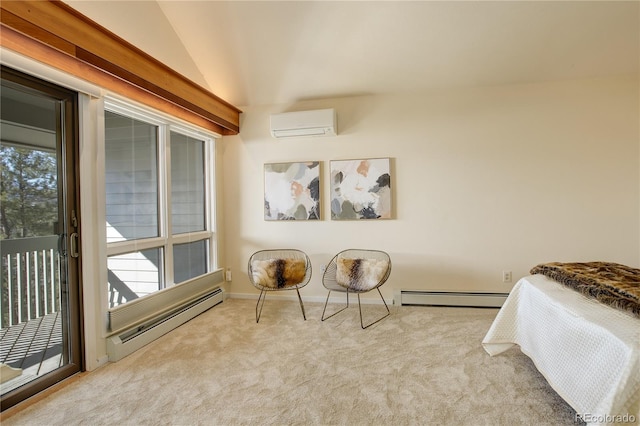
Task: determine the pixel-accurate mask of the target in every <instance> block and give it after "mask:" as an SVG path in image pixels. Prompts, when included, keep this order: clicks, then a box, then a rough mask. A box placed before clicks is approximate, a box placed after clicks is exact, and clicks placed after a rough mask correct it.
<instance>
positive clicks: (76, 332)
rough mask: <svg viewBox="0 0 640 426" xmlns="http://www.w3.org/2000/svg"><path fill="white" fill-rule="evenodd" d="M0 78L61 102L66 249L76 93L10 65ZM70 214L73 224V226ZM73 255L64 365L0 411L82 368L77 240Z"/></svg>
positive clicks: (73, 183) (72, 199) (73, 209)
mask: <svg viewBox="0 0 640 426" xmlns="http://www.w3.org/2000/svg"><path fill="white" fill-rule="evenodd" d="M1 74H2V79H3V80H6V81H10V82H12V83H14V84H16V85H19V86H21V87H23V88H27V89H28V90H31V91H34V92H35V93H44V94H46V95H48V96H51V97H52V98H54V99H58V100H60V101H63V102H62V103H61V105H62V106H63V108H64V109H63V110H61V113H62V115H63V117H62V119H63V120H62V123H60V122H58V126H61V128H58V129H56V134H60V135H61V137H58V138H57V147H56V151H58V152H60V153H61V154H62V155H61V157H62V164H58V170H59V173H58V176H59V177H61V178H62V180H63V182H62V184H63V185H64V186H65V190H64V191H59V192H58V194H59V197H61V198H60V199H59V202H58V203H59V205H62V206H63V211H64V217H63V218H61V220H64V227H63V229H64V230H65V234H66V235H65V245H66V247H67V252H69V251H70V247H72V245H71V241H70V238H71V237H70V235H71V233H72V232H77V233H78V235H81V232H80V231H81V224H82V221H81V217H80V179H79V177H80V173H79V171H80V168H79V147H80V143H79V142H80V139H79V96H78V93H77V92H75V91H73V90H69V89H66V88H64V87H61V86H58V85H56V84H53V83H50V82H47V81H45V80H41V79H38V78H36V77H33V76H31V75H28V74H24V73H22V72H20V71H16V70H14V69H12V68H9V67H6V66H4V65H2V66H1ZM73 214H75V220H76V221H77V226H76V227H73V230H72V226H73V222H72V220H73V217H72V216H73ZM77 253H78V256H77V257H73V256H71V255H70V254H67V256H66V269H67V279H68V282H67V285H66V286H65V290H66V297H65V291H64V290H63V292H62V295H61V299H62V304H63V306H64V307H65V308H66V309H64V308H63V310H62V313H63V314H65V315H66V317H65V318H64V319H63V324H65V323H66V324H68V326H67V327H64V326H63V345H65V346H66V347H68V348H69V354H68V359H66V360H65V361H66V362H65V364H64V365H63V366H61V367H60V368H57V369H56V370H54V371H52V372H50V373H47V374H45V375H43V376H42V377H39V378H37V379H35V380H33V381H31V382H29V383H27V384H25V385H23V386H20V387H19V388H16V389H14V390H12V391H9V392H7V393H6V394H4V395H2V396H1V401H0V402H1V411H4V410H6V409H7V408H10V407H12V406H14V405H16V404H18V403H20V402H22V401H24V400H25V399H27V398H29V397H31V396H33V395H35V394H37V393H39V392H41V391H43V390H45V389H47V388H49V387H51V386H52V385H54V384H56V383H58V382H60V381H61V380H64V379H66V378H68V377H70V376H73V375H75V374H76V373H79V372H81V371H84V368H85V359H84V339H83V335H84V333H83V307H82V282H81V278H82V273H81V257H80V256H81V250H80V239H78V242H77Z"/></svg>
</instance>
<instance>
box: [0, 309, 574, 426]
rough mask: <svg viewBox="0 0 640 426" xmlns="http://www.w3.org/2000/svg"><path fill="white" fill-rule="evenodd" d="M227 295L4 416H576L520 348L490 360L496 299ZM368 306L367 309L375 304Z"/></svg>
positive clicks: (404, 421) (192, 420)
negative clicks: (327, 315) (371, 321)
mask: <svg viewBox="0 0 640 426" xmlns="http://www.w3.org/2000/svg"><path fill="white" fill-rule="evenodd" d="M254 303H255V302H254V301H251V300H239V299H231V300H227V301H225V302H224V303H222V304H221V305H218V306H216V307H214V308H212V309H210V310H209V311H207V312H205V313H203V314H202V315H200V316H199V317H197V318H194V319H193V320H191V321H190V322H189V323H187V324H185V325H183V326H182V327H180V328H178V329H176V330H174V331H173V332H171V333H169V334H167V335H165V336H163V337H162V338H160V339H159V340H156V341H155V342H153V343H151V344H150V345H148V346H146V347H145V348H143V349H141V350H140V351H138V352H136V353H134V354H132V355H130V356H128V357H127V358H125V359H123V360H121V361H120V362H118V363H113V364H109V365H107V366H105V367H103V368H100V369H98V370H96V371H95V372H93V373H91V374H88V375H87V376H86V377H84V378H81V379H80V380H78V381H76V382H75V383H72V384H70V385H68V386H66V387H64V388H63V389H61V390H60V391H58V392H55V393H54V394H52V395H51V396H49V397H47V398H45V399H44V400H42V401H40V402H38V403H36V404H34V405H32V406H30V407H28V408H26V409H25V410H23V411H20V412H18V413H16V414H15V415H13V416H11V417H9V418H8V419H7V418H3V419H2V424H3V426H11V425H462V424H473V425H520V424H531V425H533V424H535V425H562V424H566V425H575V424H576V422H575V421H574V418H575V413H574V411H573V410H572V409H571V408H570V407H569V406H568V405H567V404H566V403H565V402H564V401H563V400H562V399H561V398H560V397H559V396H558V395H557V394H556V393H555V392H554V391H553V390H552V389H551V388H550V387H549V385H548V384H547V383H546V381H545V380H544V379H543V377H542V376H541V375H540V374H539V373H538V372H537V370H536V369H535V368H534V366H533V363H532V362H531V361H530V360H529V358H527V357H526V356H525V355H523V354H522V353H521V352H520V351H519V350H518V349H512V350H509V351H508V352H506V353H504V354H502V355H499V356H496V357H494V358H491V357H490V356H489V355H487V354H486V353H485V352H484V350H483V349H482V346H481V340H482V338H483V337H484V335H485V333H486V331H487V330H488V329H489V326H490V325H491V322H492V320H493V318H494V317H495V315H496V312H497V310H495V309H472V308H438V307H408V306H403V307H392V308H391V309H392V315H391V316H390V317H388V318H386V319H384V320H383V321H382V322H380V323H378V324H376V325H374V326H372V327H371V328H369V329H367V330H362V329H361V328H360V324H359V317H358V309H357V304H356V305H352V307H351V308H349V309H348V310H347V311H345V312H343V313H341V314H339V315H337V316H335V317H333V318H331V319H329V320H327V321H325V322H321V321H320V316H321V313H322V304H317V303H307V304H306V308H307V318H308V319H307V321H304V320H303V319H302V315H301V313H300V308H299V305H298V303H297V302H289V301H278V300H273V299H272V300H269V299H267V302H266V304H265V306H264V311H263V313H262V318H261V320H260V323H259V324H256V322H255V317H254V306H255V305H254ZM382 309H384V308H383V307H382V306H380V305H367V306H365V309H364V314H365V319H366V318H367V316H368V317H369V318H371V315H376V314H378V313H381V312H382V311H381V310H382Z"/></svg>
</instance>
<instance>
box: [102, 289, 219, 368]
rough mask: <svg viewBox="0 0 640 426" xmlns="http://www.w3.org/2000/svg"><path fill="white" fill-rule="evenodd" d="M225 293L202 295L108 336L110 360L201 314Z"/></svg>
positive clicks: (214, 292) (216, 302)
mask: <svg viewBox="0 0 640 426" xmlns="http://www.w3.org/2000/svg"><path fill="white" fill-rule="evenodd" d="M223 299H224V294H223V291H222V289H221V288H219V287H218V288H215V289H214V290H213V291H212V292H211V293H208V294H205V295H204V296H200V297H198V298H197V299H195V300H193V301H191V302H188V303H186V304H185V305H183V306H180V307H179V308H176V309H174V310H172V311H169V312H165V313H163V314H161V315H159V316H157V317H155V318H153V319H151V320H149V321H147V322H144V323H142V324H138V325H136V326H135V327H132V328H130V329H128V330H126V331H124V332H122V333H119V334H117V335H115V336H111V337H109V338H107V354H108V355H109V361H112V362H115V361H119V360H121V359H122V358H124V357H125V356H127V355H129V354H131V353H133V352H135V351H136V350H138V349H140V348H141V347H143V346H145V345H147V344H149V343H151V342H152V341H154V340H155V339H157V338H158V337H160V336H162V335H164V334H166V333H168V332H169V331H171V330H173V329H174V328H176V327H178V326H180V325H182V324H184V323H185V322H187V321H189V320H190V319H192V318H194V317H196V316H198V315H200V314H201V313H202V312H204V311H206V310H207V309H209V308H212V307H213V306H215V305H217V304H219V303H222V301H223Z"/></svg>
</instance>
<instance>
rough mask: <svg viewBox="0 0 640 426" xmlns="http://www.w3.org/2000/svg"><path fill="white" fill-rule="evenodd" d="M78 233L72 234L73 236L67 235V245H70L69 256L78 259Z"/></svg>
mask: <svg viewBox="0 0 640 426" xmlns="http://www.w3.org/2000/svg"><path fill="white" fill-rule="evenodd" d="M78 237H79V236H78V233H77V232H74V233H73V234H71V235H69V240H70V241H69V245H70V249H71V250H70V252H71V253H70V255H71V257H79V256H80V253H78Z"/></svg>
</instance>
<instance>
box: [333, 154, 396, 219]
mask: <svg viewBox="0 0 640 426" xmlns="http://www.w3.org/2000/svg"><path fill="white" fill-rule="evenodd" d="M390 218H391V171H390V160H389V159H388V158H373V159H363V160H339V161H331V219H334V220H354V219H390Z"/></svg>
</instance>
